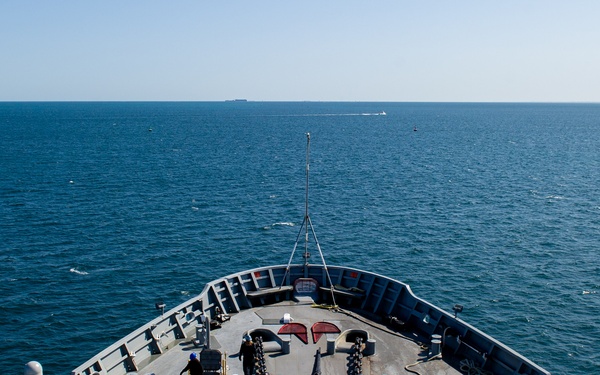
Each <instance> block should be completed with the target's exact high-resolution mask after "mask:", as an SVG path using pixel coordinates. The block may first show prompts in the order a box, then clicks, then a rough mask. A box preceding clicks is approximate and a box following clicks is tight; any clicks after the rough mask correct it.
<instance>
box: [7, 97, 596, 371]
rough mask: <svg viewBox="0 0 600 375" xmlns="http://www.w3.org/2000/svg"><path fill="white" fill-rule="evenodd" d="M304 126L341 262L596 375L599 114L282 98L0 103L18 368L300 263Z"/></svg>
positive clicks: (323, 215)
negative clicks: (215, 284)
mask: <svg viewBox="0 0 600 375" xmlns="http://www.w3.org/2000/svg"><path fill="white" fill-rule="evenodd" d="M381 111H385V112H386V115H385V116H384V115H382V114H381ZM415 130H416V131H415ZM307 132H310V133H311V168H310V171H311V175H310V186H311V188H310V194H309V195H310V206H309V207H310V213H311V219H312V222H313V224H314V225H315V230H316V232H317V235H318V238H319V242H320V244H321V247H322V248H323V251H324V254H325V257H326V260H327V263H328V264H340V265H349V266H354V267H358V268H363V269H366V270H370V271H374V272H377V273H380V274H384V275H387V276H390V277H392V278H395V279H398V280H400V281H404V282H407V283H409V284H410V285H411V287H412V289H413V291H415V293H416V294H417V295H418V296H420V297H421V298H424V299H425V300H427V301H429V302H432V303H434V304H436V305H438V306H440V307H441V308H443V309H445V310H450V309H451V307H452V306H453V305H454V304H455V303H460V304H462V305H464V306H465V308H464V311H463V312H462V313H461V317H462V318H463V319H464V320H466V321H467V322H469V323H471V324H472V325H474V326H476V327H478V328H480V329H481V330H483V331H484V332H486V333H488V334H490V335H491V336H493V337H495V338H497V339H499V340H500V341H502V342H503V343H505V344H507V345H509V346H510V347H512V348H513V349H515V350H517V351H519V352H521V353H522V354H524V355H525V356H527V357H529V358H530V359H532V360H533V361H535V362H537V363H538V364H540V365H541V366H543V367H545V368H546V369H547V370H549V371H551V372H552V373H553V374H576V375H589V374H593V373H600V354H598V350H597V348H598V347H600V320H599V319H598V317H597V313H598V312H599V311H600V294H598V291H599V290H600V264H599V261H600V257H599V255H598V251H599V249H600V198H599V197H600V191H599V188H598V186H599V182H600V152H598V150H600V105H598V104H468V103H465V104H458V103H456V104H442V103H283V102H281V103H279V102H278V103H266V102H265V103H263V102H224V103H0V144H1V145H2V147H1V148H0V160H1V163H0V222H2V226H1V227H0V327H1V331H2V335H0V368H1V369H2V372H3V373H6V374H21V373H22V371H23V365H24V364H25V363H26V362H28V361H30V360H37V361H39V362H41V363H42V365H43V366H44V371H45V373H46V374H49V375H52V374H67V373H69V372H70V371H71V370H72V369H73V368H75V367H76V366H78V365H79V364H81V363H83V362H84V361H85V360H87V359H88V358H90V357H92V356H93V355H95V354H96V353H98V352H99V351H100V350H102V349H103V348H105V347H106V346H108V345H110V344H112V343H113V342H115V341H116V340H118V339H120V338H121V337H123V336H125V335H126V334H128V333H129V332H130V331H132V330H134V329H136V328H138V327H139V326H140V325H142V324H143V323H145V322H147V321H149V320H150V319H152V318H154V317H155V316H156V315H157V311H156V310H155V308H154V304H155V302H157V301H164V302H165V303H166V304H167V307H168V308H170V307H174V306H176V305H178V304H180V303H182V302H184V301H185V300H187V299H188V298H191V297H192V296H194V295H196V294H198V293H200V292H201V291H202V288H203V286H204V283H206V282H207V281H210V280H212V279H214V278H217V277H220V276H224V275H227V274H230V273H233V272H237V271H241V270H244V269H248V268H251V267H256V266H262V265H270V264H285V263H286V262H287V260H288V257H289V254H290V252H291V249H292V247H293V245H294V241H295V238H296V235H297V231H298V228H299V225H300V224H301V222H302V218H303V213H304V194H305V191H304V186H305V185H304V183H305V175H304V168H305V166H304V163H305V146H306V136H305V134H306V133H307ZM296 261H297V262H300V259H297V260H296ZM314 261H318V259H316V258H315V259H314Z"/></svg>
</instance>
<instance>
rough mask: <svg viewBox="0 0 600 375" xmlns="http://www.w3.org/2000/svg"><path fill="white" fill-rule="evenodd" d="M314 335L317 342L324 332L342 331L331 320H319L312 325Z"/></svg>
mask: <svg viewBox="0 0 600 375" xmlns="http://www.w3.org/2000/svg"><path fill="white" fill-rule="evenodd" d="M310 330H311V331H312V336H313V342H314V343H315V344H316V343H317V341H319V339H320V338H321V336H323V334H324V333H340V332H341V331H340V329H339V328H338V327H337V326H336V325H335V324H333V323H329V322H317V323H315V324H313V326H312V327H310Z"/></svg>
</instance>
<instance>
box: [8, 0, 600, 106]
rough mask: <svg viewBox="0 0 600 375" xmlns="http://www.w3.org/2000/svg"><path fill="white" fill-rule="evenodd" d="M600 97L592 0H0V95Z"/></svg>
mask: <svg viewBox="0 0 600 375" xmlns="http://www.w3.org/2000/svg"><path fill="white" fill-rule="evenodd" d="M233 98H247V99H249V100H267V101H269V100H274V101H287V100H290V101H301V100H323V101H485V102H489V101H510V102H522V101H526V102H529V101H534V102H600V1H597V0H574V1H567V0H564V1H553V0H546V1H527V0H502V1H481V0H474V1H461V0H458V1H448V0H440V1H427V0H424V1H423V0H413V1H401V0H395V1H353V0H343V1H342V0H339V1H338V0H335V1H334V0H332V1H323V0H321V1H312V0H303V1H294V2H292V1H282V0H277V1H274V0H269V1H261V0H257V1H233V0H231V1H204V0H190V1H178V0H174V1H154V0H143V1H141V0H132V1H127V0H120V1H113V0H102V1H82V0H55V1H54V0H53V1H43V0H38V1H30V0H0V101H13V100H15V101H21V100H84V101H87V100H116V101H121V100H201V101H204V100H208V101H212V100H225V99H233Z"/></svg>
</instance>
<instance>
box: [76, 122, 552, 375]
mask: <svg viewBox="0 0 600 375" xmlns="http://www.w3.org/2000/svg"><path fill="white" fill-rule="evenodd" d="M309 150H310V134H307V146H306V204H305V212H304V220H303V222H302V225H301V227H300V230H299V232H298V236H297V238H296V242H295V245H294V247H293V250H292V254H291V256H290V257H289V261H288V262H287V264H280V265H270V266H264V267H259V268H253V269H249V270H245V271H241V272H235V273H232V274H230V275H228V276H224V277H222V278H218V279H216V280H213V281H211V282H209V283H208V284H206V286H205V287H204V289H203V290H202V292H201V293H200V294H199V295H197V296H194V297H193V298H191V299H190V300H188V301H186V302H184V303H182V304H180V305H178V306H175V307H173V308H172V309H170V310H168V311H165V308H166V307H165V304H164V303H159V304H157V305H156V308H157V310H159V311H160V315H159V316H158V317H156V318H155V319H153V320H151V321H150V322H147V323H146V324H143V325H142V326H141V327H139V328H138V329H136V330H135V331H133V332H131V333H130V334H128V335H127V336H126V337H124V338H122V339H121V340H119V341H117V342H115V343H114V344H112V345H110V346H109V347H107V348H105V349H103V350H101V351H100V352H99V353H98V354H96V355H94V356H93V357H92V358H90V359H89V360H87V361H85V363H82V364H81V365H80V366H78V367H77V368H75V369H74V370H73V371H72V373H71V374H72V375H126V374H129V375H133V374H157V375H177V374H179V373H180V371H181V370H182V369H183V368H184V367H185V366H186V364H187V362H188V358H189V357H190V355H191V353H194V354H193V355H192V357H195V356H196V353H197V356H198V358H200V362H201V364H202V366H203V368H204V374H220V375H223V374H242V373H243V369H242V362H241V361H239V360H238V358H241V355H240V351H241V343H242V341H243V340H251V341H248V342H251V343H252V345H254V348H255V353H256V356H255V362H254V372H253V373H255V374H261V375H266V374H271V375H276V374H285V375H301V374H302V375H307V374H356V375H358V374H364V375H374V374H389V375H391V374H405V373H407V372H411V373H416V374H422V375H425V374H462V373H469V374H475V373H476V374H497V375H509V374H510V375H516V374H526V375H549V374H550V373H549V372H548V371H546V370H545V369H543V368H542V367H540V366H538V365H537V364H535V363H534V362H533V361H531V360H530V359H528V358H526V357H524V356H523V355H521V354H519V353H517V352H516V351H515V350H513V349H511V348H510V347H508V346H506V345H505V344H503V343H501V342H499V341H498V340H496V339H494V338H493V337H491V336H489V335H487V334H486V333H484V332H482V331H480V330H479V329H477V328H475V327H473V326H472V325H470V324H469V323H468V322H466V321H464V320H462V319H461V318H460V317H459V316H458V315H459V313H461V312H462V310H463V307H462V306H461V305H455V306H454V307H453V308H452V311H451V312H449V311H445V310H443V309H442V308H440V307H437V306H435V305H433V304H431V303H429V302H427V301H425V300H423V299H421V298H419V297H417V296H416V295H415V294H413V292H412V290H411V288H410V286H409V285H407V284H405V283H403V282H401V281H398V280H394V279H392V278H390V277H387V276H384V275H381V274H379V273H377V272H376V271H375V272H373V271H367V270H362V269H358V268H353V267H346V266H331V265H327V264H326V262H325V258H324V255H323V252H322V250H321V246H320V244H319V242H318V240H317V236H316V234H315V231H314V228H313V225H312V221H311V219H310V216H309V212H308V187H309ZM302 241H303V242H304V243H303V244H301V242H302ZM299 244H301V245H303V247H304V252H303V254H302V261H301V262H299V263H293V262H294V255H295V253H296V250H297V249H298V247H299ZM309 245H310V249H311V250H312V251H313V252H314V253H315V254H317V255H318V257H317V261H315V262H313V261H312V259H313V258H312V254H311V253H310V252H309ZM358 245H359V244H357V246H358ZM300 247H302V246H300ZM298 255H299V254H298ZM199 266H201V264H199ZM208 266H210V265H208Z"/></svg>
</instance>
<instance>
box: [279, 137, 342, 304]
mask: <svg viewBox="0 0 600 375" xmlns="http://www.w3.org/2000/svg"><path fill="white" fill-rule="evenodd" d="M309 170H310V133H306V200H305V203H304V220H303V221H302V225H301V226H300V230H299V231H298V236H297V237H296V243H295V244H294V249H293V250H292V255H290V260H289V261H288V264H287V267H286V269H285V274H284V275H283V278H282V280H281V282H282V285H283V282H284V281H285V280H286V276H288V275H289V271H290V265H291V264H292V259H293V258H294V253H295V252H296V248H297V247H298V242H299V240H300V235H301V234H302V229H304V255H303V256H304V277H308V266H309V265H308V258H310V253H309V252H308V238H309V233H312V236H313V238H314V240H315V245H316V246H317V250H319V255H320V256H321V262H322V263H323V268H324V269H325V274H326V275H327V281H328V282H329V285H330V289H331V300H332V301H333V305H334V306H337V305H336V303H335V296H334V295H333V283H332V282H331V277H330V276H329V270H328V269H327V264H326V263H325V257H323V251H322V250H321V245H320V244H319V240H318V239H317V234H316V233H315V228H314V227H313V224H312V221H311V220H310V216H309V215H308V186H309V185H308V175H309V173H308V172H309Z"/></svg>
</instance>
